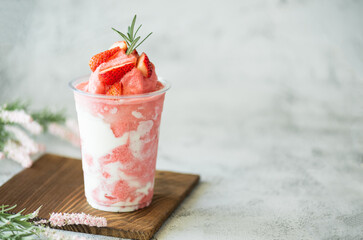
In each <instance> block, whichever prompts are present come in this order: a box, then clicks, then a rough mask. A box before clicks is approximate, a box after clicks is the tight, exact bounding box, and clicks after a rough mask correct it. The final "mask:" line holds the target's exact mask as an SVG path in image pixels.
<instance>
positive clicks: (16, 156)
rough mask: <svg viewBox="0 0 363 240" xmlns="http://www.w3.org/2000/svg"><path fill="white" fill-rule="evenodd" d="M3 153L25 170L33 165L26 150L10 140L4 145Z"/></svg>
mask: <svg viewBox="0 0 363 240" xmlns="http://www.w3.org/2000/svg"><path fill="white" fill-rule="evenodd" d="M4 152H5V154H6V156H7V157H8V158H11V159H13V160H15V161H16V162H18V163H20V164H21V165H22V166H23V167H25V168H29V167H31V165H32V164H33V162H32V160H31V159H30V156H29V152H28V151H27V149H26V148H24V147H23V146H21V145H19V144H17V143H16V142H14V141H12V140H8V141H7V142H6V143H5V146H4Z"/></svg>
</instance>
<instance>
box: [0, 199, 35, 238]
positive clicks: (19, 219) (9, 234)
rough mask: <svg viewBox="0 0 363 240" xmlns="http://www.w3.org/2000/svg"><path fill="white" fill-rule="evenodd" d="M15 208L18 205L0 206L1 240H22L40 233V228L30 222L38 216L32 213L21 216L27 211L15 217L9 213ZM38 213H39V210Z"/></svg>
mask: <svg viewBox="0 0 363 240" xmlns="http://www.w3.org/2000/svg"><path fill="white" fill-rule="evenodd" d="M15 207H16V205H14V206H12V207H9V205H1V206H0V239H14V240H15V239H19V240H20V239H23V238H24V237H28V236H32V235H37V234H38V233H39V228H38V227H36V226H35V225H34V224H33V223H31V222H29V220H31V219H34V218H35V217H36V214H35V213H30V214H27V215H21V213H22V212H23V211H24V210H25V209H23V210H21V211H20V212H18V213H17V214H14V215H13V214H10V213H8V212H9V211H10V210H12V209H14V208H15ZM37 211H39V209H38V210H37ZM37 211H35V212H37Z"/></svg>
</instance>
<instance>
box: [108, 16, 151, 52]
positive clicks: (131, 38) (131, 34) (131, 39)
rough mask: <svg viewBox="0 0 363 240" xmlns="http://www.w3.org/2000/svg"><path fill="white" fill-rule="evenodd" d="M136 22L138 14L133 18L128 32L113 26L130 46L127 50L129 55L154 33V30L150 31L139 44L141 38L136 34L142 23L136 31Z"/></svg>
mask: <svg viewBox="0 0 363 240" xmlns="http://www.w3.org/2000/svg"><path fill="white" fill-rule="evenodd" d="M135 23H136V15H135V16H134V18H133V19H132V22H131V26H128V28H127V34H123V33H122V32H120V31H117V30H116V29H114V28H112V30H114V31H115V32H117V33H118V34H120V35H121V37H122V38H123V39H125V41H126V44H127V47H128V48H127V51H126V54H127V55H129V54H131V53H132V52H133V51H134V50H135V49H136V48H137V47H138V46H140V45H141V43H143V42H144V41H145V40H146V39H147V38H148V37H149V36H150V35H151V34H152V32H151V33H149V34H148V35H147V36H146V37H145V38H144V39H143V40H142V41H141V42H140V43H139V44H137V42H138V41H139V40H140V36H138V37H136V34H137V32H138V31H139V30H140V28H141V26H142V24H141V25H140V26H139V27H138V28H137V29H136V31H134V29H135ZM136 44H137V45H136Z"/></svg>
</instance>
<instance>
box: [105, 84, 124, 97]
mask: <svg viewBox="0 0 363 240" xmlns="http://www.w3.org/2000/svg"><path fill="white" fill-rule="evenodd" d="M106 95H109V96H121V95H122V83H121V82H116V83H114V84H113V85H112V87H111V88H110V89H109V90H108V91H107V93H106Z"/></svg>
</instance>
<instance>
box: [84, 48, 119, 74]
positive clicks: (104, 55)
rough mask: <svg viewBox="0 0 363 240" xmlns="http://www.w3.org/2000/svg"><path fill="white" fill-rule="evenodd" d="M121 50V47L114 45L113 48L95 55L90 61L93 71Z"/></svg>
mask: <svg viewBox="0 0 363 240" xmlns="http://www.w3.org/2000/svg"><path fill="white" fill-rule="evenodd" d="M119 51H121V48H120V47H114V48H112V49H109V50H106V51H104V52H101V53H98V54H96V55H94V56H93V57H92V58H91V60H90V61H89V66H90V68H91V70H92V72H94V71H95V70H96V69H97V67H98V66H99V65H101V64H102V63H104V62H107V60H108V59H110V58H111V57H112V56H113V55H115V54H116V53H118V52H119Z"/></svg>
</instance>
